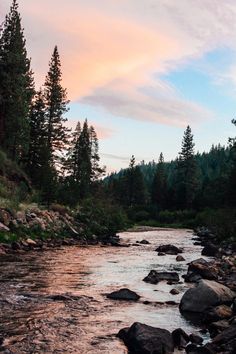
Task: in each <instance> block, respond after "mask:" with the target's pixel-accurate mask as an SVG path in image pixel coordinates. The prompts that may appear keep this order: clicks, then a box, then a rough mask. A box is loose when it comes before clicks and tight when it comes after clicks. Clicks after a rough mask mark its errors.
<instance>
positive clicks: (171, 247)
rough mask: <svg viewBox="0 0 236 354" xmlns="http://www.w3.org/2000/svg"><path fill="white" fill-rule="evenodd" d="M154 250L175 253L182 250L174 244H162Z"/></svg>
mask: <svg viewBox="0 0 236 354" xmlns="http://www.w3.org/2000/svg"><path fill="white" fill-rule="evenodd" d="M156 252H164V253H166V254H173V255H177V254H178V253H182V252H183V251H182V250H181V249H180V248H178V247H176V246H174V245H162V246H159V247H157V249H156Z"/></svg>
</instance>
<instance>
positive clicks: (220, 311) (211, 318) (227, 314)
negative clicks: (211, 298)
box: [204, 305, 233, 323]
mask: <svg viewBox="0 0 236 354" xmlns="http://www.w3.org/2000/svg"><path fill="white" fill-rule="evenodd" d="M232 316H233V310H232V308H231V307H229V306H226V305H219V306H217V307H212V308H210V309H209V310H208V311H206V312H205V315H204V321H205V322H206V323H209V322H215V321H219V320H223V319H225V318H231V317H232Z"/></svg>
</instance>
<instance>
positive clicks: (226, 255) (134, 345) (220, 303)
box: [118, 228, 236, 354]
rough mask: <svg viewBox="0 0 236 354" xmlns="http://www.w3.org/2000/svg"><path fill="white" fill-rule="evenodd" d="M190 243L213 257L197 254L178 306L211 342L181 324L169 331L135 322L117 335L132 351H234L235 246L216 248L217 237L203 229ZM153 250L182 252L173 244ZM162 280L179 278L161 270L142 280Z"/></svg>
mask: <svg viewBox="0 0 236 354" xmlns="http://www.w3.org/2000/svg"><path fill="white" fill-rule="evenodd" d="M193 241H194V242H195V244H196V245H202V246H203V249H202V256H203V257H204V256H209V257H212V258H211V259H210V260H208V261H207V260H206V259H204V258H199V259H196V260H194V261H192V262H191V263H189V265H188V270H187V274H185V275H184V276H183V278H184V280H185V282H188V283H194V284H193V285H194V286H193V287H192V288H190V289H188V290H187V291H186V292H185V293H184V295H183V296H182V299H181V301H180V306H179V310H180V312H181V313H182V315H183V316H184V317H186V318H187V319H189V320H190V321H193V322H194V321H195V322H196V321H197V322H198V323H200V326H201V328H202V330H201V331H202V333H208V334H209V337H210V338H211V340H210V341H209V342H208V343H204V341H203V338H202V337H201V336H200V335H196V334H190V335H188V334H187V333H185V332H184V331H183V330H182V329H181V328H177V329H176V330H174V331H173V332H172V333H171V332H169V331H167V330H164V329H161V328H155V327H151V326H147V325H145V324H142V323H139V322H136V323H134V324H133V325H132V326H131V327H129V328H123V329H121V330H120V332H119V333H118V337H119V338H120V339H122V340H123V341H124V343H125V344H126V346H127V347H128V349H129V350H130V352H132V353H147V354H148V353H150V354H151V353H157V354H158V353H160V354H162V353H172V352H174V350H175V348H177V349H178V350H185V352H186V353H190V354H196V353H203V354H214V353H227V354H234V353H236V248H235V245H234V244H230V245H229V244H223V245H220V246H219V245H218V242H217V238H216V237H215V236H214V235H213V234H212V233H210V232H209V231H208V230H206V229H204V228H201V229H198V230H197V231H196V234H195V236H194V238H193ZM156 251H157V252H159V253H158V255H159V256H165V254H176V255H177V254H178V253H181V252H182V250H180V249H178V248H177V247H175V246H174V245H162V246H159V247H158V248H157V249H156ZM170 252H171V253H170ZM177 257H179V256H177ZM162 280H167V281H169V282H171V283H173V284H175V283H178V281H179V277H178V274H177V273H173V272H172V273H168V272H166V273H165V274H163V273H160V272H157V271H155V270H152V271H151V272H150V273H149V274H148V276H147V277H145V278H144V281H146V282H150V283H151V284H157V283H158V282H159V281H162Z"/></svg>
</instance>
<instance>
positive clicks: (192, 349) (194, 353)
mask: <svg viewBox="0 0 236 354" xmlns="http://www.w3.org/2000/svg"><path fill="white" fill-rule="evenodd" d="M185 351H186V353H187V354H213V353H212V352H211V351H210V350H208V349H207V348H205V347H198V346H197V345H196V344H193V343H191V344H189V345H188V346H187V347H186V348H185Z"/></svg>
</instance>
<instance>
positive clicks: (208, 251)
mask: <svg viewBox="0 0 236 354" xmlns="http://www.w3.org/2000/svg"><path fill="white" fill-rule="evenodd" d="M218 253H219V248H218V247H217V246H216V245H214V244H213V243H207V244H206V245H205V247H204V248H203V250H202V255H203V256H208V257H215V256H217V254H218Z"/></svg>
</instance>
